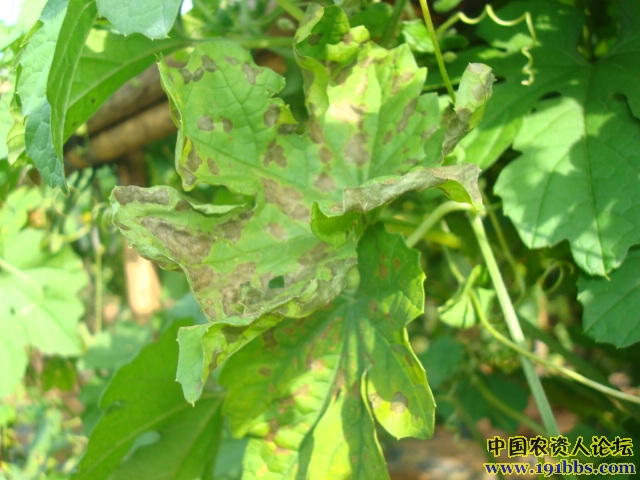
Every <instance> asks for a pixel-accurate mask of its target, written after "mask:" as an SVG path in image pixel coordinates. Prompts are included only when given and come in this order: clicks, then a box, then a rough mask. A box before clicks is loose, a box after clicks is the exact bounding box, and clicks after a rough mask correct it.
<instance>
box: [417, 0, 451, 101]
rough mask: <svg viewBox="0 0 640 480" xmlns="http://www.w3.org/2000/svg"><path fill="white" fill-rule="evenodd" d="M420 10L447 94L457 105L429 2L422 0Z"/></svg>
mask: <svg viewBox="0 0 640 480" xmlns="http://www.w3.org/2000/svg"><path fill="white" fill-rule="evenodd" d="M420 8H422V16H423V17H424V23H425V24H426V25H427V31H428V32H429V37H430V38H431V42H432V43H433V50H434V52H435V54H436V62H438V70H440V74H441V75H442V79H443V80H444V84H445V85H446V87H447V92H449V96H450V97H451V101H452V102H453V103H454V104H455V103H456V94H455V92H454V91H453V85H452V84H451V80H450V79H449V74H448V73H447V69H446V68H445V66H444V59H443V58H442V52H441V51H440V45H439V44H438V36H437V35H436V30H435V28H433V22H432V21H431V13H430V12H429V6H428V5H427V0H420Z"/></svg>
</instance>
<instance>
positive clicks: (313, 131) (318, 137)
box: [309, 118, 324, 143]
mask: <svg viewBox="0 0 640 480" xmlns="http://www.w3.org/2000/svg"><path fill="white" fill-rule="evenodd" d="M309 123H310V125H309V136H310V137H311V140H313V141H314V142H315V143H323V142H324V132H323V131H322V127H321V126H320V124H319V123H318V120H316V119H315V118H312V119H310V120H309Z"/></svg>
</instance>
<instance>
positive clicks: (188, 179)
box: [178, 165, 198, 188]
mask: <svg viewBox="0 0 640 480" xmlns="http://www.w3.org/2000/svg"><path fill="white" fill-rule="evenodd" d="M178 172H179V173H180V175H181V176H182V179H183V181H184V185H185V187H187V188H188V187H191V186H192V185H193V184H195V183H196V181H197V180H198V179H197V178H196V176H195V175H194V174H193V173H192V172H191V171H190V170H189V169H187V168H184V166H182V165H178Z"/></svg>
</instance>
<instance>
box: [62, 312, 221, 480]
mask: <svg viewBox="0 0 640 480" xmlns="http://www.w3.org/2000/svg"><path fill="white" fill-rule="evenodd" d="M180 325H184V322H182V323H174V324H172V326H171V327H170V328H169V329H168V330H167V331H166V332H164V333H163V334H162V336H161V337H160V339H159V340H158V342H157V343H155V344H152V345H148V346H147V347H145V348H144V349H142V351H141V352H140V353H139V354H138V356H137V357H136V358H135V359H133V360H132V361H131V363H129V364H127V365H125V366H124V367H122V368H120V370H118V371H117V372H116V374H115V375H114V377H113V379H112V380H111V382H110V384H109V386H108V387H107V389H106V391H105V392H104V394H103V395H102V399H101V400H100V408H101V409H102V411H103V412H104V413H103V416H102V419H101V420H100V422H99V423H98V424H97V425H96V427H95V428H94V430H93V432H92V434H91V438H90V439H89V444H88V446H87V451H86V453H85V455H84V457H83V458H82V461H81V462H80V465H79V466H78V471H77V472H76V474H75V475H74V476H73V477H72V478H73V480H80V479H89V480H100V479H104V478H107V477H108V478H110V479H131V478H149V479H151V478H153V479H158V480H160V479H166V480H169V479H171V480H181V479H192V478H202V479H210V478H211V474H212V472H213V465H212V461H211V459H213V458H215V453H216V450H217V448H218V445H219V441H220V435H221V432H222V417H221V412H220V410H221V409H220V405H221V397H220V396H219V395H216V394H212V393H208V394H206V395H205V396H203V398H202V399H201V400H200V401H199V402H198V404H197V405H196V406H195V407H192V406H191V405H190V404H188V403H187V402H185V400H184V397H183V395H182V391H181V389H180V386H179V385H178V384H177V383H176V381H175V371H176V366H177V363H178V346H177V345H176V342H175V337H176V332H177V329H178V327H179V326H180Z"/></svg>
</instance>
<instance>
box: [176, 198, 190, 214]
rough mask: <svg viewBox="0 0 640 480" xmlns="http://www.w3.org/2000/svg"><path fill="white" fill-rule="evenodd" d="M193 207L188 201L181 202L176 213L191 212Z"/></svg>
mask: <svg viewBox="0 0 640 480" xmlns="http://www.w3.org/2000/svg"><path fill="white" fill-rule="evenodd" d="M190 208H191V205H190V204H189V202H187V201H186V200H180V201H179V202H178V203H177V204H176V212H184V211H185V210H189V209H190Z"/></svg>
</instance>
